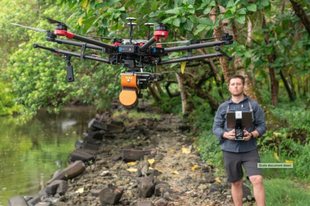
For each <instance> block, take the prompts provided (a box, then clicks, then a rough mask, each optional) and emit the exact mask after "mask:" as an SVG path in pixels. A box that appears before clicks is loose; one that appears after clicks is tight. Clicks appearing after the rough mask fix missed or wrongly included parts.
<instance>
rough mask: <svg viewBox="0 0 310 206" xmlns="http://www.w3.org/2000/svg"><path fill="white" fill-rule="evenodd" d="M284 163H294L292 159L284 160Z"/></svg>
mask: <svg viewBox="0 0 310 206" xmlns="http://www.w3.org/2000/svg"><path fill="white" fill-rule="evenodd" d="M285 163H294V161H293V160H285Z"/></svg>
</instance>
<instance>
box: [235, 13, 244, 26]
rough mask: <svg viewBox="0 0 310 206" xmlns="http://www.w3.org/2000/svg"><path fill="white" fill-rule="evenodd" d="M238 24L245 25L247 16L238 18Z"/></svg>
mask: <svg viewBox="0 0 310 206" xmlns="http://www.w3.org/2000/svg"><path fill="white" fill-rule="evenodd" d="M235 20H236V22H238V23H239V24H245V16H244V15H242V16H238V17H237V18H235Z"/></svg>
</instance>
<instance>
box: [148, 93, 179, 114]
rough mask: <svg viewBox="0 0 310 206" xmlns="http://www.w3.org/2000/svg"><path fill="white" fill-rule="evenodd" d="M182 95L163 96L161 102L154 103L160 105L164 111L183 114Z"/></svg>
mask: <svg viewBox="0 0 310 206" xmlns="http://www.w3.org/2000/svg"><path fill="white" fill-rule="evenodd" d="M180 103H181V97H180V96H177V97H172V98H170V97H168V96H163V97H162V99H161V102H158V103H154V105H155V106H159V107H160V108H161V111H162V112H164V113H172V114H181V113H182V105H181V104H180Z"/></svg>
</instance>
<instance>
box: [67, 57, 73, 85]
mask: <svg viewBox="0 0 310 206" xmlns="http://www.w3.org/2000/svg"><path fill="white" fill-rule="evenodd" d="M70 60H71V56H69V55H66V62H67V66H66V70H67V81H68V82H73V81H74V74H73V66H72V65H71V61H70Z"/></svg>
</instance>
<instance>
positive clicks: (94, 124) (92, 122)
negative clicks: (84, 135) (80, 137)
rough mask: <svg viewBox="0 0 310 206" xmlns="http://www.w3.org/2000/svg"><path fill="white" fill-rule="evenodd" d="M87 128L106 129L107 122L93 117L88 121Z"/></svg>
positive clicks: (93, 129) (92, 129) (94, 129)
mask: <svg viewBox="0 0 310 206" xmlns="http://www.w3.org/2000/svg"><path fill="white" fill-rule="evenodd" d="M88 128H89V129H90V130H91V131H97V130H107V124H105V123H103V122H100V121H99V120H97V119H95V118H93V119H92V120H90V121H89V122H88Z"/></svg>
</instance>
